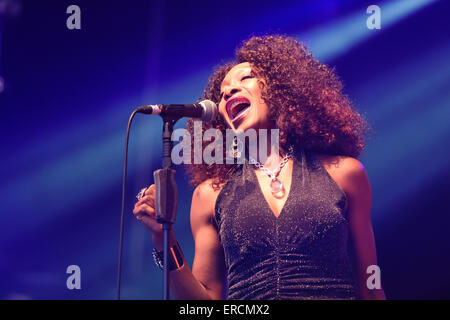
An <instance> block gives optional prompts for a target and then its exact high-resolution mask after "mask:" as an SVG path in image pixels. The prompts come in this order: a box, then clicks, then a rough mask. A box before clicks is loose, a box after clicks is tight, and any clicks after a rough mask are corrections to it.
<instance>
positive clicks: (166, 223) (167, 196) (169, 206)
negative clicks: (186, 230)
mask: <svg viewBox="0 0 450 320" xmlns="http://www.w3.org/2000/svg"><path fill="white" fill-rule="evenodd" d="M162 119H163V123H164V124H163V133H162V144H163V155H162V165H163V168H162V169H159V170H156V171H154V172H153V178H154V180H155V187H156V197H155V207H156V208H155V209H156V221H157V222H158V223H161V224H162V229H163V234H164V256H163V261H164V266H163V297H164V298H163V299H164V300H170V289H169V259H168V258H169V235H170V231H171V230H172V226H173V224H174V222H175V217H176V214H177V206H178V190H177V185H176V183H175V170H173V169H172V158H171V153H172V148H173V142H172V139H171V137H172V132H173V126H174V124H175V123H176V122H177V121H178V120H179V119H180V117H177V116H167V115H164V116H162Z"/></svg>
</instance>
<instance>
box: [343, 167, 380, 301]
mask: <svg viewBox="0 0 450 320" xmlns="http://www.w3.org/2000/svg"><path fill="white" fill-rule="evenodd" d="M343 167H344V171H345V177H346V179H345V186H344V190H345V193H346V195H347V199H348V201H349V206H348V218H349V224H350V233H351V237H352V242H353V246H354V250H355V260H356V261H355V267H356V270H357V276H358V286H359V295H360V297H361V298H362V299H386V297H385V294H384V291H383V289H382V288H381V289H369V288H368V287H367V284H366V283H367V279H368V277H369V276H370V274H367V267H368V266H370V265H377V256H376V248H375V237H374V234H373V229H372V223H371V221H370V210H371V206H372V190H371V187H370V182H369V178H368V177H367V173H366V171H365V169H364V166H363V165H362V163H361V162H359V161H358V160H356V159H354V158H347V159H346V160H344V163H343Z"/></svg>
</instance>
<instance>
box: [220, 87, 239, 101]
mask: <svg viewBox="0 0 450 320" xmlns="http://www.w3.org/2000/svg"><path fill="white" fill-rule="evenodd" d="M240 91H241V89H239V88H238V87H231V86H230V87H228V88H226V89H225V90H224V95H223V98H224V99H225V101H227V100H228V99H230V98H231V97H232V96H234V95H235V94H236V93H238V92H240Z"/></svg>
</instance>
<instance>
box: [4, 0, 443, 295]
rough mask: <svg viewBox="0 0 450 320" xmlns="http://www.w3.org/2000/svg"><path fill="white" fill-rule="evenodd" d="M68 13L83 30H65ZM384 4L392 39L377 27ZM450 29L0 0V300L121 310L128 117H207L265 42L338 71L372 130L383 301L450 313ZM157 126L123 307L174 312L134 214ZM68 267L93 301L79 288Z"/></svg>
mask: <svg viewBox="0 0 450 320" xmlns="http://www.w3.org/2000/svg"><path fill="white" fill-rule="evenodd" d="M5 4H8V8H9V9H8V8H6V5H5ZM72 4H76V5H78V6H79V7H80V9H81V30H69V29H68V28H67V27H66V20H67V18H68V17H69V14H67V13H66V9H67V7H68V6H69V5H72ZM372 4H375V5H378V6H379V7H380V8H381V29H380V30H376V29H374V30H369V29H368V28H367V26H366V20H367V19H368V18H369V16H370V14H367V13H366V9H367V7H368V6H369V5H372ZM449 14H450V2H449V1H432V0H410V1H409V0H406V1H405V0H398V1H378V2H375V1H373V2H372V1H351V0H345V1H343V0H340V1H337V0H325V1H284V0H279V1H268V2H263V1H235V0H230V1H208V2H197V1H179V2H177V1H162V0H155V1H104V0H96V1H86V0H71V1H65V0H60V1H48V0H47V1H19V0H8V1H6V0H3V1H0V19H1V20H0V77H1V78H0V112H1V126H0V133H1V135H0V136H1V160H0V161H1V165H0V175H1V180H0V197H1V198H0V208H1V214H0V298H1V299H114V298H115V292H116V273H117V258H118V240H119V222H120V200H121V182H122V180H121V178H122V165H123V145H124V137H125V128H126V124H127V121H128V117H129V115H130V113H131V112H132V110H133V109H134V108H135V107H137V106H139V105H143V104H156V103H164V104H167V103H191V102H194V101H196V100H197V99H198V98H199V97H200V96H201V93H202V90H203V88H204V86H205V85H206V83H207V79H208V76H209V75H210V74H211V72H212V70H213V69H214V67H215V66H216V65H217V64H219V63H222V62H224V61H227V60H229V59H231V58H233V53H234V49H235V48H236V46H238V45H239V44H240V42H241V41H243V40H245V39H247V38H248V37H250V36H251V35H262V34H266V33H282V34H288V35H292V36H295V37H296V38H298V39H299V40H301V41H304V42H305V43H306V44H307V45H308V46H309V47H310V48H311V50H312V52H313V54H314V55H315V56H316V57H318V58H319V59H320V60H322V61H324V62H326V63H327V64H329V65H330V66H334V67H335V68H336V70H337V73H338V74H339V75H340V76H341V78H342V80H343V82H344V85H345V92H346V93H347V94H348V95H349V96H350V97H351V99H352V100H353V101H354V104H355V106H356V107H357V108H358V110H360V111H361V112H362V113H363V114H364V115H365V116H366V117H367V119H368V121H369V122H370V124H371V125H372V127H373V128H374V131H373V132H372V136H371V138H370V140H369V141H368V143H367V149H366V150H365V151H364V153H363V155H362V156H361V158H360V160H361V161H362V163H363V164H364V165H365V167H366V170H367V172H368V175H369V178H370V181H371V185H372V191H373V210H372V221H373V226H374V230H375V236H376V243H377V250H378V259H379V265H380V267H381V272H382V273H381V275H382V283H383V285H384V289H385V292H386V294H387V297H388V298H391V299H448V298H450V275H449V273H448V270H450V257H449V252H450V204H449V187H450V171H449V170H448V163H449V160H450V148H449V146H448V137H449V133H450V127H449V123H450V121H449V120H450V89H449V88H450V59H449V57H450V37H449ZM184 123H185V122H184V121H180V122H179V124H178V125H177V127H183V126H184ZM161 124H162V122H161V120H160V119H159V118H158V117H150V116H142V115H138V116H137V117H136V119H135V122H134V124H133V127H132V130H131V137H130V152H129V171H128V174H129V180H128V188H127V199H128V201H127V204H126V208H127V214H126V221H125V243H124V261H123V279H122V298H123V299H160V298H161V297H162V294H161V272H160V271H159V270H158V269H157V268H156V266H155V265H154V263H153V261H152V258H151V250H152V244H151V241H150V234H149V232H148V231H147V230H146V229H145V228H144V227H143V226H142V225H141V224H139V223H138V222H137V221H136V220H135V218H134V217H133V215H132V214H131V211H132V207H133V204H134V200H135V199H134V196H135V194H136V193H137V192H138V191H139V190H140V188H141V187H143V186H146V185H149V184H151V183H152V172H153V170H156V169H158V168H159V166H160V160H159V159H160V151H161V147H160V135H161ZM176 170H177V183H178V187H179V191H180V192H179V210H178V215H177V222H176V225H175V232H176V235H177V237H178V240H179V242H180V244H181V246H182V248H183V250H184V252H185V255H186V257H187V259H188V260H189V261H190V263H192V259H193V240H192V235H191V231H190V226H189V219H188V217H189V208H190V202H191V194H192V190H193V188H192V187H191V186H189V185H188V183H187V177H186V175H185V173H184V170H183V168H182V167H180V166H178V167H176ZM69 265H78V266H80V268H81V286H82V288H81V290H68V289H67V287H66V279H67V277H68V276H69V275H68V274H66V268H67V267H68V266H69Z"/></svg>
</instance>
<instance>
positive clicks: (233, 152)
mask: <svg viewBox="0 0 450 320" xmlns="http://www.w3.org/2000/svg"><path fill="white" fill-rule="evenodd" d="M238 145H239V141H238V138H237V136H234V139H233V143H232V144H231V148H230V149H229V150H228V151H227V156H228V157H229V158H233V159H237V158H240V157H241V155H242V154H241V151H239V147H238Z"/></svg>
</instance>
